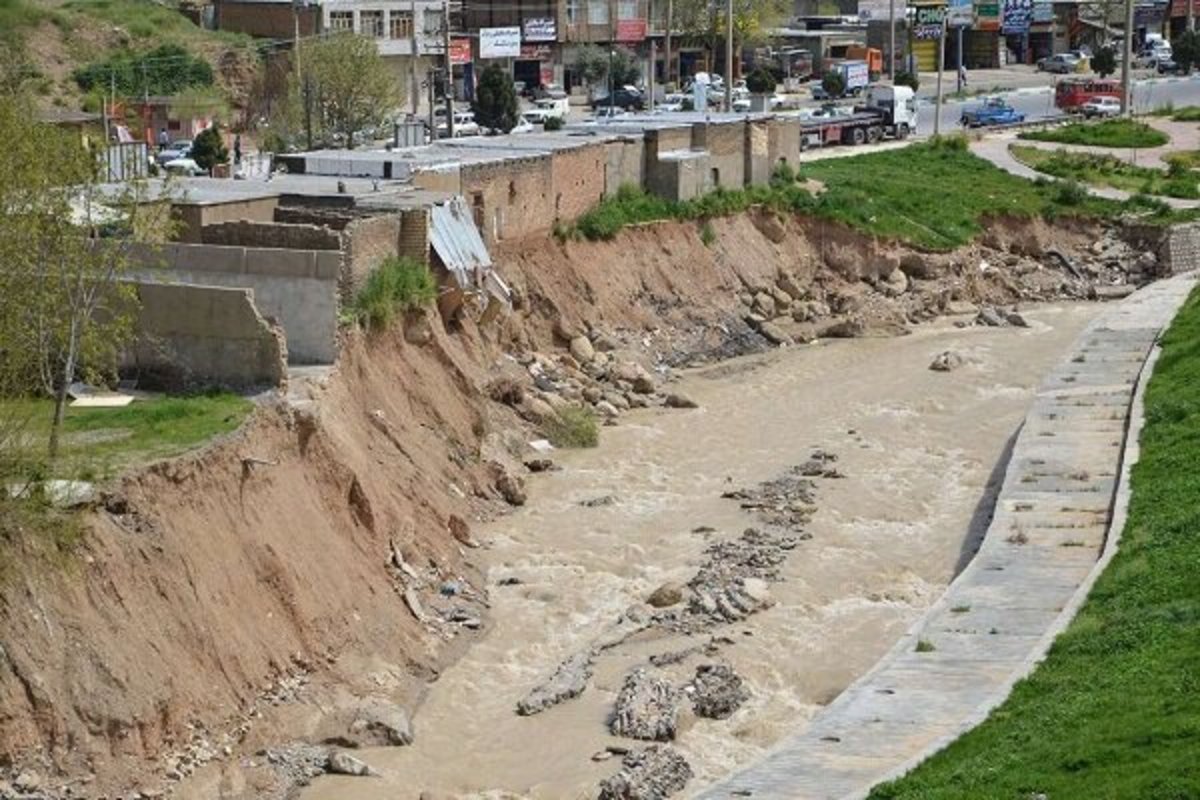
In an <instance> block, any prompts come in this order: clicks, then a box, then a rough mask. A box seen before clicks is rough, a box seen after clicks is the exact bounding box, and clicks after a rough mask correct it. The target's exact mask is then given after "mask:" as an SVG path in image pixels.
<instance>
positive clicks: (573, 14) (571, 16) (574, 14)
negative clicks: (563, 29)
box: [567, 0, 583, 25]
mask: <svg viewBox="0 0 1200 800" xmlns="http://www.w3.org/2000/svg"><path fill="white" fill-rule="evenodd" d="M582 2H583V0H567V24H568V25H578V24H579V23H580V22H583V14H581V13H580V7H579V6H580V4H581V3H582Z"/></svg>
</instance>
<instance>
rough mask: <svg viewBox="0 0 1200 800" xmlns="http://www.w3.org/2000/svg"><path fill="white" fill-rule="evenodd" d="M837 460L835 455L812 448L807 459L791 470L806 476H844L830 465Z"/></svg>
mask: <svg viewBox="0 0 1200 800" xmlns="http://www.w3.org/2000/svg"><path fill="white" fill-rule="evenodd" d="M835 461H837V456H836V455H834V454H833V453H827V452H825V451H824V450H814V451H813V452H812V455H811V456H810V457H809V459H808V461H805V462H804V463H803V464H801V465H800V466H798V467H796V468H795V469H794V470H792V471H793V472H795V473H797V474H799V475H802V476H804V477H806V478H844V477H846V476H845V475H843V474H842V473H841V472H840V471H839V470H838V468H837V467H834V466H831V465H832V464H833V463H834V462H835Z"/></svg>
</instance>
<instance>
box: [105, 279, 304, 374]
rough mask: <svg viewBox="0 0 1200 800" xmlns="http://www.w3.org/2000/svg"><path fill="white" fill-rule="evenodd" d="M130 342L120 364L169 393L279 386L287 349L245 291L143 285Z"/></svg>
mask: <svg viewBox="0 0 1200 800" xmlns="http://www.w3.org/2000/svg"><path fill="white" fill-rule="evenodd" d="M137 292H138V298H139V300H140V301H141V308H140V310H139V312H138V316H137V323H136V337H135V339H134V342H133V344H132V346H131V347H130V348H129V349H128V350H127V351H126V353H125V355H124V357H123V359H122V362H123V363H122V366H123V368H126V369H134V370H137V371H138V372H140V373H142V374H146V373H150V374H152V375H154V376H155V377H156V378H157V379H158V381H159V382H161V383H163V384H165V385H167V386H170V387H196V386H212V385H217V386H224V387H227V388H230V389H235V390H245V389H251V388H254V387H268V386H269V387H275V386H280V385H281V384H282V383H283V381H284V378H285V376H286V374H287V366H286V361H287V350H286V345H285V344H284V337H283V333H282V331H281V330H279V328H278V326H276V325H272V324H271V323H270V322H268V321H267V320H266V319H264V318H263V316H262V315H261V314H259V313H258V309H257V308H255V307H254V295H253V292H251V291H250V290H249V289H225V288H218V287H215V286H189V285H165V284H149V283H144V284H141V285H139V286H138V287H137Z"/></svg>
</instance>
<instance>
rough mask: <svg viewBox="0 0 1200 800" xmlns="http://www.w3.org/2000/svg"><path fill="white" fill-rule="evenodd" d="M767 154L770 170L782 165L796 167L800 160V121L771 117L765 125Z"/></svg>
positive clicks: (793, 118) (792, 118)
mask: <svg viewBox="0 0 1200 800" xmlns="http://www.w3.org/2000/svg"><path fill="white" fill-rule="evenodd" d="M767 152H768V153H769V158H770V161H771V169H772V170H774V169H775V167H777V166H778V165H780V164H782V163H785V162H786V163H788V164H791V165H792V166H793V167H794V166H796V164H797V162H798V161H799V160H800V120H799V119H797V118H795V117H773V118H771V120H770V121H769V122H768V123H767Z"/></svg>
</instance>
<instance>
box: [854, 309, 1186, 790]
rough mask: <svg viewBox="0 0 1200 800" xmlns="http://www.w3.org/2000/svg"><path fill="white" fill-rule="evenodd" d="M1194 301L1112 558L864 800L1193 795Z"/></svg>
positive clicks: (1153, 413)
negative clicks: (1006, 683)
mask: <svg viewBox="0 0 1200 800" xmlns="http://www.w3.org/2000/svg"><path fill="white" fill-rule="evenodd" d="M1198 386H1200V292H1194V293H1193V294H1192V296H1191V298H1190V299H1189V301H1188V302H1187V304H1186V305H1185V306H1184V308H1183V310H1182V311H1181V312H1180V313H1179V316H1178V317H1177V318H1176V320H1175V322H1174V323H1173V324H1172V326H1171V327H1170V330H1169V331H1168V333H1167V334H1166V336H1165V337H1164V340H1163V354H1162V357H1161V358H1160V359H1159V361H1158V366H1157V368H1156V369H1155V371H1154V375H1153V377H1152V378H1151V380H1150V385H1149V387H1148V389H1147V392H1146V427H1145V429H1144V430H1143V432H1142V439H1141V444H1142V450H1141V457H1140V459H1139V461H1138V463H1137V464H1136V465H1135V466H1134V468H1133V483H1132V485H1133V496H1132V499H1131V504H1130V509H1129V520H1128V523H1127V524H1126V526H1125V531H1124V534H1123V537H1122V540H1121V548H1120V550H1119V551H1118V553H1117V555H1116V557H1115V558H1114V559H1113V560H1112V562H1111V563H1110V564H1109V566H1108V568H1107V569H1106V570H1105V571H1104V574H1103V575H1101V576H1100V579H1099V580H1098V581H1097V582H1096V585H1095V586H1094V587H1093V588H1092V591H1091V594H1090V595H1089V597H1088V600H1087V602H1086V604H1085V605H1084V607H1083V608H1082V609H1081V610H1080V612H1079V615H1078V616H1077V617H1076V618H1075V620H1074V621H1073V622H1072V623H1071V624H1070V626H1068V628H1067V630H1066V631H1065V632H1064V633H1063V634H1062V635H1061V636H1059V637H1058V639H1057V640H1056V641H1055V642H1054V645H1053V646H1052V647H1051V649H1050V653H1049V654H1048V656H1047V658H1046V660H1045V661H1044V662H1043V663H1042V664H1041V665H1040V666H1038V668H1037V669H1036V670H1035V671H1034V672H1033V674H1032V675H1030V676H1029V677H1028V678H1026V679H1025V680H1023V681H1021V682H1020V683H1018V684H1017V686H1016V687H1015V688H1014V689H1013V693H1012V695H1011V696H1010V697H1009V698H1008V700H1006V701H1005V702H1004V703H1003V704H1002V705H1001V706H1000V707H999V708H997V709H996V710H995V711H993V712H992V714H991V716H990V717H989V718H988V719H987V720H986V721H985V722H984V723H983V724H982V725H980V726H979V727H978V728H976V729H975V730H973V731H971V732H970V733H967V734H966V735H964V736H963V737H961V738H960V739H958V740H957V741H955V742H954V743H953V744H951V745H950V746H949V747H947V748H946V749H945V750H943V751H942V752H941V753H938V754H937V755H935V756H934V757H932V758H931V759H929V760H928V761H926V762H925V763H924V764H922V765H921V766H919V767H917V768H916V769H915V770H914V771H912V772H911V773H909V774H908V775H907V776H905V777H904V778H901V779H899V780H897V781H893V782H891V783H888V784H884V785H881V786H877V787H875V789H874V790H873V791H872V792H871V795H870V798H871V800H918V799H919V800H942V799H943V798H944V799H945V800H951V799H953V800H960V798H972V800H992V799H993V798H994V799H995V800H1027V798H1029V797H1032V796H1034V795H1035V794H1044V795H1045V796H1046V797H1048V798H1049V799H1050V800H1075V799H1076V798H1078V800H1185V799H1186V800H1191V799H1193V798H1198V797H1200V758H1198V756H1200V393H1198V392H1197V388H1196V387H1198Z"/></svg>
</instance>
